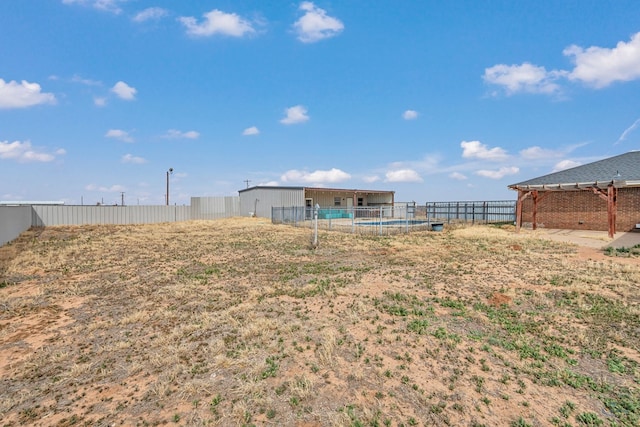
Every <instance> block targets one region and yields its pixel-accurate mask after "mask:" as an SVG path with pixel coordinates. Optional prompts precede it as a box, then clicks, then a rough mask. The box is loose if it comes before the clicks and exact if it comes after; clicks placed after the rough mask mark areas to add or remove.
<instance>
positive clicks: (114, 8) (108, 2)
mask: <svg viewBox="0 0 640 427" xmlns="http://www.w3.org/2000/svg"><path fill="white" fill-rule="evenodd" d="M127 1H128V0H62V3H63V4H80V5H83V6H91V7H93V8H94V9H98V10H103V11H105V12H111V13H114V14H116V15H117V14H119V13H121V12H122V8H121V7H120V6H119V4H120V3H125V2H127Z"/></svg>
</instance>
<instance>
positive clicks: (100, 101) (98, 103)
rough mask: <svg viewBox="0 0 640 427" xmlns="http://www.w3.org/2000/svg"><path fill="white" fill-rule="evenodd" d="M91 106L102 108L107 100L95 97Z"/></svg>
mask: <svg viewBox="0 0 640 427" xmlns="http://www.w3.org/2000/svg"><path fill="white" fill-rule="evenodd" d="M93 105H95V106H96V107H104V106H105V105H107V98H103V97H100V96H96V97H94V98H93Z"/></svg>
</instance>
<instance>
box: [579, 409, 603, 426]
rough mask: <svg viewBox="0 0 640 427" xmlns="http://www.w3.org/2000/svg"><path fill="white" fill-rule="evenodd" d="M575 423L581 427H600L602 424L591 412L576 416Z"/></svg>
mask: <svg viewBox="0 0 640 427" xmlns="http://www.w3.org/2000/svg"><path fill="white" fill-rule="evenodd" d="M576 421H578V422H579V423H580V425H583V426H601V425H602V424H603V423H604V422H603V421H602V420H601V419H600V418H598V416H597V415H596V414H594V413H593V412H583V413H581V414H578V415H576Z"/></svg>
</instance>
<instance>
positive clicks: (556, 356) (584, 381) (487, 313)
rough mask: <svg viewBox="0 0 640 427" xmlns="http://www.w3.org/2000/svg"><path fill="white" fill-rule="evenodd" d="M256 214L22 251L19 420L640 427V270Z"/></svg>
mask: <svg viewBox="0 0 640 427" xmlns="http://www.w3.org/2000/svg"><path fill="white" fill-rule="evenodd" d="M310 243H311V232H310V231H309V230H307V229H295V228H290V227H287V226H274V225H271V224H270V223H269V222H267V221H264V220H261V219H255V218H247V219H231V220H220V221H211V222H204V221H199V222H186V223H173V224H159V225H141V226H85V227H51V228H47V229H44V230H42V229H38V230H31V231H29V232H26V233H24V234H23V235H22V236H21V237H20V238H19V239H18V240H17V241H14V242H12V243H11V244H9V245H5V246H4V247H2V248H0V420H1V421H0V424H1V425H3V426H18V425H30V426H31V425H34V426H56V425H57V426H70V425H80V426H83V425H87V426H120V425H122V426H147V425H188V426H194V425H195V426H199V425H202V426H204V425H219V426H250V425H256V426H300V427H311V426H442V425H450V426H475V427H478V426H483V425H484V426H515V427H524V426H553V425H555V426H563V427H567V426H637V425H640V391H639V382H640V368H639V367H638V364H639V363H640V353H639V351H640V292H639V290H638V286H639V284H640V262H639V258H637V257H633V256H629V257H609V256H606V255H605V254H603V253H602V252H601V251H600V250H598V249H595V248H584V247H578V246H575V245H570V244H566V243H559V242H553V241H550V240H545V239H540V238H538V237H534V236H531V235H528V234H527V233H526V232H524V233H521V234H518V235H516V234H514V233H513V228H512V227H511V228H498V227H480V226H477V227H469V228H456V229H452V228H446V229H445V231H444V232H440V233H438V232H417V233H413V234H408V235H398V236H389V237H379V236H358V235H351V234H344V233H340V232H322V233H321V234H320V245H319V247H318V248H316V249H313V248H312V247H311V244H310Z"/></svg>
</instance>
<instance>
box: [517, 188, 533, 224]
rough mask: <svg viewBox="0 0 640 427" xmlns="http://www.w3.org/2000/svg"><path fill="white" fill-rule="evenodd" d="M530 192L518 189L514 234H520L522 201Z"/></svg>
mask: <svg viewBox="0 0 640 427" xmlns="http://www.w3.org/2000/svg"><path fill="white" fill-rule="evenodd" d="M530 193H531V192H530V191H525V190H521V189H519V188H518V200H517V201H516V233H519V232H520V227H522V201H523V200H524V199H526V198H527V196H529V194H530Z"/></svg>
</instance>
